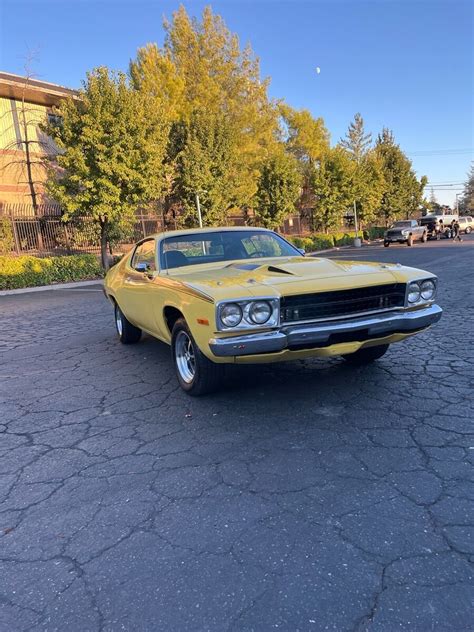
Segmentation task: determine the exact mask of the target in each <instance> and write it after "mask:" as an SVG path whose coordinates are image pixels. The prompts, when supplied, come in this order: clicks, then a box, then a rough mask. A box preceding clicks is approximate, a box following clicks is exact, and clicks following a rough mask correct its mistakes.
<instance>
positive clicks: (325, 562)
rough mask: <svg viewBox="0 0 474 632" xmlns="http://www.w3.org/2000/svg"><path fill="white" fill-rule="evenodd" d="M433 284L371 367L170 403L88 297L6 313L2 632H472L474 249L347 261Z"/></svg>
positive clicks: (35, 300) (170, 393) (14, 307)
mask: <svg viewBox="0 0 474 632" xmlns="http://www.w3.org/2000/svg"><path fill="white" fill-rule="evenodd" d="M330 256H344V257H345V258H357V259H364V258H365V259H369V260H374V261H376V260H382V261H399V262H401V263H402V264H407V265H413V266H415V267H421V268H425V269H428V270H430V271H432V272H434V273H436V274H437V275H438V276H439V278H440V292H439V297H438V302H439V304H440V305H441V306H442V307H443V309H444V310H445V314H444V317H443V319H442V320H441V322H440V323H439V324H438V325H437V326H435V327H434V328H433V329H432V330H430V331H428V332H425V333H423V334H421V335H419V336H417V337H415V338H413V339H411V340H408V341H406V342H403V343H399V344H397V345H393V346H392V348H391V350H390V351H389V353H388V354H387V355H385V356H384V357H383V358H382V359H381V360H380V361H378V362H377V363H375V364H374V365H372V366H369V367H365V368H354V367H350V366H349V365H346V364H344V362H343V361H341V360H339V359H331V360H311V361H304V362H295V363H292V364H281V365H270V366H264V367H258V366H257V367H240V368H234V367H233V368H232V370H231V372H230V376H229V378H228V381H227V384H226V387H225V389H224V390H222V391H221V392H220V393H218V394H216V395H213V396H209V397H206V398H201V399H191V398H189V397H187V396H186V395H185V394H184V393H183V392H181V390H180V389H179V388H178V387H177V383H176V380H175V377H174V375H173V372H172V367H171V362H170V358H169V350H168V348H167V347H166V346H165V345H163V344H161V343H159V342H157V341H154V340H152V339H151V338H144V339H143V341H142V342H141V343H140V344H138V345H135V346H128V347H127V346H122V345H120V344H119V343H118V342H117V340H116V338H115V332H114V327H113V316H112V311H111V309H110V306H109V305H108V304H107V303H106V301H105V299H104V297H103V295H102V293H101V291H100V289H99V287H98V286H97V287H96V286H91V287H88V288H83V289H79V288H78V289H74V290H55V291H53V292H51V291H50V292H42V293H36V294H23V295H17V296H9V297H2V298H0V312H1V319H0V339H1V344H2V354H1V358H0V381H1V385H0V389H1V390H0V397H1V399H0V401H1V417H0V512H1V513H0V630H1V632H14V631H26V630H48V631H53V630H58V631H64V630H70V631H72V632H74V631H76V630H78V631H91V632H93V631H104V632H105V631H108V632H110V631H116V630H127V631H128V630H129V631H132V630H133V631H155V630H160V631H161V630H163V631H164V630H166V631H174V630H178V631H181V630H193V631H194V630H199V631H201V630H209V631H216V632H217V631H218V632H223V631H227V630H228V631H235V630H246V631H250V630H256V631H266V630H274V629H278V630H288V631H292V632H293V631H296V630H303V631H306V630H310V631H316V632H319V631H322V630H335V631H338V632H341V631H346V630H347V631H351V632H365V631H370V632H385V631H386V632H394V631H395V630H401V631H406V630H410V631H411V632H413V631H415V632H418V631H420V632H425V631H428V630H436V631H437V632H447V631H450V630H453V631H456V632H461V631H468V630H471V631H472V630H473V629H474V623H473V622H474V604H473V601H474V578H473V562H474V470H473V461H474V429H473V421H474V401H473V390H472V389H473V381H474V380H473V376H474V345H473V337H474V330H473V324H472V322H473V321H472V316H473V309H474V283H473V273H472V264H473V261H474V239H473V238H468V239H465V240H464V242H463V243H462V244H454V243H451V242H447V241H442V242H435V243H429V244H426V245H416V246H415V247H413V248H407V247H405V246H400V247H391V248H390V249H386V250H384V249H383V248H379V247H375V248H367V249H364V250H363V251H362V252H361V251H360V250H353V251H341V252H340V253H339V254H337V253H332V254H331V255H330Z"/></svg>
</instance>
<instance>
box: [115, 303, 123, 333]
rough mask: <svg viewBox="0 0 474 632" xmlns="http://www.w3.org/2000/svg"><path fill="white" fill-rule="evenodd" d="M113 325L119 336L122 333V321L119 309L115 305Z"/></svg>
mask: <svg viewBox="0 0 474 632" xmlns="http://www.w3.org/2000/svg"><path fill="white" fill-rule="evenodd" d="M115 326H116V327H117V333H118V335H119V336H120V337H122V334H123V323H122V314H121V313H120V309H119V308H118V307H117V306H115Z"/></svg>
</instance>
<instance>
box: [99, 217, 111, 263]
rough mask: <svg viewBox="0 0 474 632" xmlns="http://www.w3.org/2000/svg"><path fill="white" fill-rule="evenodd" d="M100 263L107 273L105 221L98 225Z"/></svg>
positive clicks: (107, 256) (107, 257)
mask: <svg viewBox="0 0 474 632" xmlns="http://www.w3.org/2000/svg"><path fill="white" fill-rule="evenodd" d="M100 262H101V264H102V267H103V268H104V270H105V271H106V272H107V270H108V269H109V255H108V252H107V221H105V222H101V223H100Z"/></svg>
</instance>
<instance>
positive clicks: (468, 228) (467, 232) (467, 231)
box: [464, 226, 472, 235]
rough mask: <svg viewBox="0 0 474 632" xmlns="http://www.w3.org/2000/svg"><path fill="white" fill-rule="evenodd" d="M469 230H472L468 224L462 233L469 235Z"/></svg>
mask: <svg viewBox="0 0 474 632" xmlns="http://www.w3.org/2000/svg"><path fill="white" fill-rule="evenodd" d="M471 230H472V228H471V227H470V226H468V227H467V228H466V230H465V231H464V233H465V234H466V235H469V233H470V232H471Z"/></svg>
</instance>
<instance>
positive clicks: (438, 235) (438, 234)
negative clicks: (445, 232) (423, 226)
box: [436, 232, 441, 241]
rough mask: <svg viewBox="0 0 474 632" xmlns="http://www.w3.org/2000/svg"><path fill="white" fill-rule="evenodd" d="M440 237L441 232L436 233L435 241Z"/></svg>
mask: <svg viewBox="0 0 474 632" xmlns="http://www.w3.org/2000/svg"><path fill="white" fill-rule="evenodd" d="M440 239H441V233H439V232H438V233H436V241H439V240H440Z"/></svg>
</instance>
